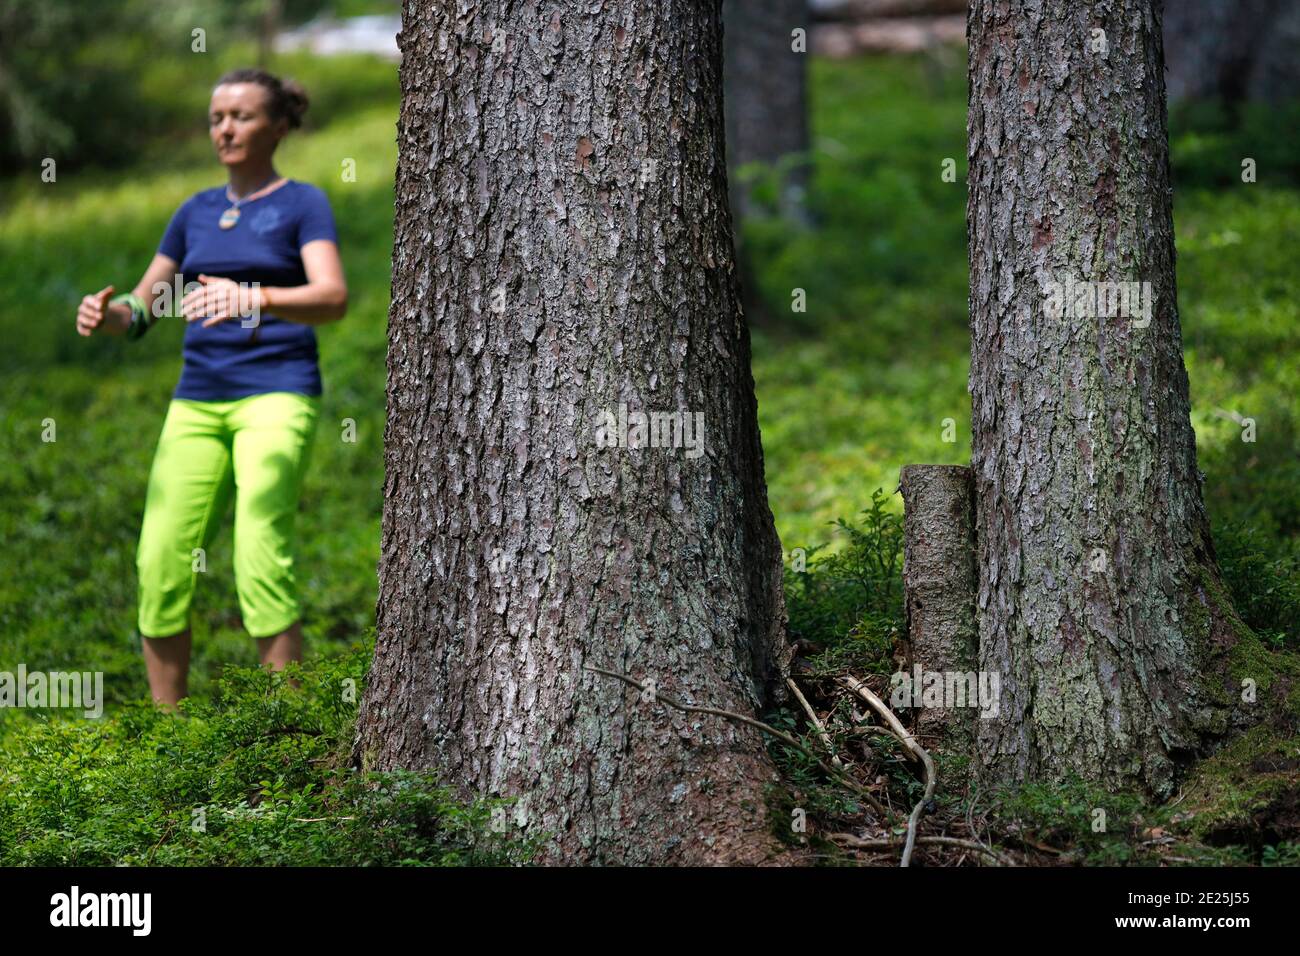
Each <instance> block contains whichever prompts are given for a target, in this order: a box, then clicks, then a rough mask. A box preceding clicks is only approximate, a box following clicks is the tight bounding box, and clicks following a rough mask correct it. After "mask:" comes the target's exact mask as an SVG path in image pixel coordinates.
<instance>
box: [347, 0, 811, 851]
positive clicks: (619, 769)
mask: <svg viewBox="0 0 1300 956" xmlns="http://www.w3.org/2000/svg"><path fill="white" fill-rule="evenodd" d="M720 26H721V24H720V17H719V10H718V6H717V4H716V2H715V3H708V2H705V3H699V2H692V0H669V2H660V3H654V4H644V3H639V2H636V0H617V2H606V3H604V4H603V5H602V6H601V8H600V10H599V11H598V12H597V11H593V10H588V9H587V8H586V7H582V8H579V7H577V6H567V5H556V4H541V3H528V2H507V0H485V2H480V3H477V4H472V5H467V4H451V3H443V2H434V0H408V2H407V4H406V7H405V11H404V16H403V29H402V33H401V35H400V41H401V46H402V51H403V61H402V67H401V84H402V109H401V116H400V120H399V127H398V142H399V163H398V175H397V186H396V192H397V217H396V226H395V243H394V257H393V301H392V309H391V312H390V314H389V353H388V426H387V431H386V434H385V464H386V478H385V484H384V520H383V542H382V557H381V561H380V567H379V578H380V592H379V601H378V607H377V631H378V638H377V644H376V648H375V659H374V663H373V666H372V669H371V673H370V677H369V682H368V685H367V689H366V694H365V697H364V700H363V707H362V713H361V716H360V719H359V723H358V728H357V743H356V751H355V757H356V759H357V760H358V762H360V763H361V764H362V765H363V766H365V767H367V768H373V769H379V770H385V769H393V768H411V769H419V770H433V771H437V772H438V773H439V774H440V775H442V776H443V777H444V779H446V780H447V781H448V782H449V783H451V784H454V785H455V786H456V787H457V788H458V789H459V791H460V792H461V793H463V794H464V795H466V796H468V795H472V794H481V795H507V796H515V797H518V798H520V801H519V804H518V805H517V808H516V811H515V812H514V813H513V815H512V819H513V820H516V821H520V822H522V825H523V826H525V827H526V829H527V831H528V832H529V833H532V834H543V833H549V834H552V836H550V838H549V839H548V840H547V842H546V844H545V847H546V854H547V856H546V859H548V860H551V861H565V862H611V863H668V862H674V863H695V862H741V863H750V862H760V861H762V860H764V859H765V858H767V857H768V855H769V854H770V853H771V851H772V847H773V845H774V839H773V837H772V835H771V829H770V828H771V825H772V824H771V822H770V821H769V820H768V814H767V809H766V805H765V787H766V786H767V785H768V784H769V783H770V782H771V781H772V780H773V779H774V769H773V766H772V764H771V763H770V761H769V759H768V756H767V752H766V749H765V744H764V741H763V740H762V739H761V736H760V735H759V734H758V733H757V732H755V731H753V730H752V729H750V728H748V727H745V726H739V725H736V724H733V723H730V722H727V721H725V720H722V719H719V718H715V717H700V716H698V715H690V716H688V715H685V714H683V713H681V712H680V711H676V710H669V709H667V708H665V707H663V706H662V705H660V704H656V703H654V702H652V701H645V700H642V699H641V695H639V694H638V693H637V692H636V691H634V690H632V689H630V688H629V687H627V686H626V685H624V684H623V683H621V682H619V681H617V680H613V679H610V678H608V677H604V676H600V675H597V674H594V673H592V672H590V671H587V670H585V669H584V668H585V667H586V666H588V665H591V666H596V667H604V668H608V669H611V670H615V671H620V672H625V673H630V674H632V675H633V676H635V677H637V678H638V679H642V680H650V681H654V682H655V684H656V686H657V688H658V689H659V690H662V691H663V692H664V693H666V694H670V695H672V696H675V697H679V698H684V699H685V700H687V701H688V702H693V703H698V704H708V705H711V706H715V707H720V708H724V709H727V710H732V711H738V712H742V713H751V714H752V713H754V712H756V711H758V710H759V709H760V708H761V707H762V706H763V705H764V704H765V703H766V702H767V700H768V699H769V695H776V694H777V691H776V690H775V688H779V687H780V686H781V684H782V680H783V675H784V669H785V666H786V659H785V640H784V622H785V614H784V604H783V598H782V591H781V573H782V572H781V553H780V544H779V542H778V540H777V538H776V534H775V529H774V527H773V522H772V515H771V512H770V510H769V508H768V503H767V493H766V489H765V486H764V482H763V455H762V448H761V445H760V441H759V433H758V423H757V407H756V403H755V399H754V385H753V378H752V375H751V373H750V351H749V337H748V332H747V330H746V328H745V325H744V322H743V320H742V319H741V317H740V314H739V310H738V307H737V294H736V288H735V276H734V269H733V261H732V241H731V223H730V219H729V217H728V214H727V204H726V176H725V168H724V163H723V137H722V111H721V96H722V87H721V75H720V74H721V68H720V62H721V59H720V54H721V50H720V44H721V34H720ZM607 412H608V413H610V414H611V415H612V417H613V423H612V424H610V423H609V422H608V420H607V418H606V413H607ZM642 412H659V413H674V414H680V416H681V419H680V421H682V422H683V423H684V427H683V428H682V430H681V431H680V432H672V431H671V430H670V428H668V427H667V425H666V423H665V421H664V420H662V419H660V420H657V421H655V423H654V424H655V425H656V426H660V427H656V428H655V432H657V433H658V440H657V441H656V440H655V436H654V435H652V434H646V433H644V431H643V430H641V429H638V428H637V427H636V425H637V422H636V419H635V416H636V415H637V414H638V413H642ZM624 427H626V428H627V432H626V438H625V437H624V434H625V433H624ZM638 439H639V440H640V441H639V447H628V446H629V445H634V444H638ZM610 441H614V442H617V443H618V447H610V446H609V442H610ZM665 443H667V444H674V443H676V444H679V445H681V446H683V447H677V448H674V447H662V446H663V445H664V444H665ZM656 445H657V446H659V447H656ZM787 825H788V824H787Z"/></svg>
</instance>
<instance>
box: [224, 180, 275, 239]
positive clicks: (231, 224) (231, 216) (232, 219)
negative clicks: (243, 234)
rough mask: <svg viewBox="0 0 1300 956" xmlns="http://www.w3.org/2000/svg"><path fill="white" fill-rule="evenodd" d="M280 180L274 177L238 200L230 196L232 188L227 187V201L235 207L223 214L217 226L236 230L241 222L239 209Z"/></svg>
mask: <svg viewBox="0 0 1300 956" xmlns="http://www.w3.org/2000/svg"><path fill="white" fill-rule="evenodd" d="M279 178H280V177H279V176H272V177H271V178H270V179H268V180H267V181H266V182H264V183H262V185H260V186H258V187H257V189H254V190H253V191H252V192H249V193H245V194H244V195H242V196H240V197H239V198H238V199H236V198H235V197H234V196H232V195H230V186H229V185H227V186H226V199H227V200H229V201H230V202H232V203H234V205H233V206H231V207H230V208H229V209H227V210H226V211H225V212H223V213H222V214H221V219H220V220H219V221H218V223H217V225H219V226H220V227H221V228H222V229H234V228H235V224H236V223H237V222H239V207H240V206H242V205H243V204H244V203H246V202H248V200H250V199H252V198H253V197H254V196H256V195H257V194H258V192H259V191H261V190H263V189H265V188H266V187H267V186H269V185H271V183H273V182H275V181H276V180H277V179H279Z"/></svg>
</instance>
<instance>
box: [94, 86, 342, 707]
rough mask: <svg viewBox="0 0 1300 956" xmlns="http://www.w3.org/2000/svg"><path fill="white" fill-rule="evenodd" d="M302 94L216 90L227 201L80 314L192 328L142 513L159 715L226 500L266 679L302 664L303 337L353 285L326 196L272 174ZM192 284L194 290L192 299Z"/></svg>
mask: <svg viewBox="0 0 1300 956" xmlns="http://www.w3.org/2000/svg"><path fill="white" fill-rule="evenodd" d="M306 109H307V96H306V94H305V92H304V91H303V90H302V88H301V87H299V86H297V85H296V84H294V83H292V82H284V83H282V82H281V81H280V80H278V79H276V78H275V77H274V76H271V75H270V74H269V73H266V72H263V71H261V70H248V69H245V70H235V71H233V72H230V73H227V74H226V75H225V76H223V77H222V78H221V79H220V80H219V81H218V82H217V85H216V87H215V88H214V89H213V91H212V100H211V103H210V106H209V109H208V130H209V135H210V136H211V138H212V145H213V146H214V147H215V149H216V152H217V158H218V159H220V161H221V162H222V163H223V164H224V165H225V167H226V171H227V173H228V177H229V183H228V185H226V186H224V187H216V188H213V189H206V190H203V191H201V192H199V193H196V194H195V195H193V196H191V197H190V198H189V199H188V200H186V201H185V202H184V203H183V204H182V205H181V207H180V208H179V209H178V210H177V211H176V213H175V214H174V215H173V216H172V219H171V222H170V223H169V224H168V226H167V231H166V232H165V233H164V234H163V238H162V242H161V244H160V245H159V247H158V253H157V254H156V255H155V256H154V258H153V262H152V263H150V265H149V268H148V269H147V270H146V271H145V273H144V276H143V277H142V278H141V279H140V281H139V282H138V283H137V284H136V287H135V290H134V291H133V292H132V293H130V294H128V295H120V296H116V297H114V298H110V296H112V294H113V287H112V286H108V287H107V288H104V289H102V290H100V291H99V292H97V293H94V294H92V295H88V296H86V297H85V298H84V299H82V300H81V305H80V307H79V308H78V310H77V331H78V332H79V333H80V334H81V335H92V334H94V333H95V332H96V331H102V332H105V333H108V334H110V335H123V334H125V335H127V336H128V337H129V338H132V339H134V338H138V337H139V336H140V335H143V334H144V332H145V331H147V330H148V328H149V327H150V325H151V324H153V322H155V321H156V320H157V317H158V316H160V315H164V314H167V313H169V312H171V311H174V310H173V309H171V308H170V306H169V303H170V300H171V296H170V292H171V289H173V288H181V287H182V286H184V288H185V290H186V291H185V293H184V295H183V297H182V299H181V302H180V307H179V310H175V311H178V312H179V314H180V315H181V316H183V317H184V319H185V321H186V323H187V325H186V329H185V342H184V348H183V358H184V361H183V367H182V370H181V375H180V381H179V383H178V384H177V386H176V390H175V392H174V393H173V396H172V400H171V403H170V405H169V406H168V410H167V415H166V419H165V420H164V422H163V427H162V433H161V435H160V437H159V439H158V448H157V452H156V453H155V456H154V461H153V467H152V469H151V471H150V475H149V486H148V492H147V496H146V500H145V509H144V520H143V523H142V525H141V529H140V545H139V550H138V552H137V555H136V568H137V571H138V572H139V628H140V634H141V635H142V637H143V639H144V640H143V643H144V658H145V667H146V670H147V671H148V675H149V687H150V690H151V691H152V693H153V697H154V699H155V700H157V701H158V702H160V703H161V704H162V705H164V706H165V707H168V708H174V707H175V705H176V702H177V701H179V700H180V699H181V698H182V697H184V696H185V695H186V693H187V677H188V673H189V662H190V627H189V610H190V601H191V598H192V597H193V594H194V585H195V581H196V577H195V575H196V573H197V572H198V571H202V570H206V568H205V566H204V563H203V562H204V550H200V549H206V548H207V546H208V545H209V543H210V542H211V540H212V538H213V536H214V534H215V532H216V530H217V527H218V526H219V525H220V522H221V520H222V517H223V516H224V512H225V509H226V506H227V505H228V504H229V498H230V495H231V493H232V491H233V492H234V495H235V581H236V590H237V591H238V594H239V605H240V610H241V611H242V613H243V621H244V627H245V628H246V629H247V630H248V632H249V634H250V635H252V636H253V637H254V638H256V639H257V643H258V654H259V657H260V658H261V661H262V663H263V664H269V665H271V666H272V667H273V668H275V669H276V670H279V669H282V668H283V667H284V666H285V665H286V664H288V663H289V662H290V661H298V660H301V659H302V627H301V621H300V619H299V617H300V606H299V602H298V595H297V590H296V585H295V578H294V570H293V549H292V535H293V524H294V515H295V513H296V511H297V508H298V492H299V487H300V483H301V479H302V474H303V470H304V468H305V467H306V464H307V460H308V455H309V450H310V447H311V442H312V439H313V436H314V434H315V428H316V419H317V414H318V411H319V404H320V394H321V380H320V370H319V368H318V366H317V353H316V334H315V332H314V331H313V329H312V326H314V325H322V324H324V323H326V322H332V321H334V320H336V319H341V318H342V317H343V315H344V313H345V312H346V311H347V285H346V283H345V282H344V278H343V266H342V263H341V262H340V260H339V251H338V236H337V233H336V231H335V227H334V217H333V213H332V212H331V210H330V206H329V201H328V200H327V199H326V198H325V194H324V193H323V192H322V191H321V190H320V189H318V188H317V187H315V186H312V185H309V184H307V183H302V182H297V181H295V180H292V179H287V178H284V177H282V176H280V175H279V173H277V172H276V170H275V167H274V165H273V163H272V161H271V160H272V156H273V154H274V153H275V148H276V146H277V145H279V142H280V140H281V139H283V138H284V136H285V135H286V134H287V133H288V132H289V130H291V129H294V128H296V127H298V126H300V125H301V124H302V115H303V113H304V112H305V111H306ZM196 280H197V281H196Z"/></svg>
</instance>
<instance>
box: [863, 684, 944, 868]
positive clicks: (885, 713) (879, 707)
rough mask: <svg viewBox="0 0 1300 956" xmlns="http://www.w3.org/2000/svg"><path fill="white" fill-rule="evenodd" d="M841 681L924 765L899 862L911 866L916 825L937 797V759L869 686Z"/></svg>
mask: <svg viewBox="0 0 1300 956" xmlns="http://www.w3.org/2000/svg"><path fill="white" fill-rule="evenodd" d="M840 683H842V684H843V685H844V686H845V687H847V688H848V689H849V690H851V691H853V693H855V694H857V695H858V696H859V697H861V698H862V699H863V700H865V701H866V702H867V703H868V704H870V705H871V709H872V710H874V711H875V712H876V713H877V714H879V715H880V717H881V718H882V719H883V720H884V721H885V723H886V724H888V725H889V729H890V730H892V731H893V733H894V736H896V737H897V738H898V739H899V740H901V741H902V742H903V746H904V747H906V748H907V749H908V750H910V751H912V753H914V754H916V756H917V757H919V758H920V760H921V763H922V765H924V767H925V793H924V795H923V796H922V797H921V799H920V800H918V801H917V802H916V806H915V807H913V808H912V815H911V816H910V817H908V819H907V842H906V843H905V844H904V845H903V858H902V860H901V861H900V862H899V866H908V865H910V864H911V862H912V850H913V848H914V847H915V846H916V828H917V826H919V825H920V822H921V811H922V810H923V809H925V805H926V804H927V803H929V802H930V799H931V798H932V797H933V796H934V786H935V783H936V782H937V775H936V773H935V769H934V761H933V760H931V759H930V755H929V754H928V753H927V752H926V750H925V748H924V747H922V746H921V745H920V744H918V743H917V742H916V738H915V737H913V736H912V735H911V734H909V733H908V732H907V730H906V729H904V727H903V724H902V722H901V721H899V719H898V718H897V717H895V716H894V712H893V711H892V710H890V709H889V708H888V707H886V706H885V702H884V701H883V700H881V699H880V698H879V697H877V696H876V695H875V694H874V693H873V692H872V690H871V688H870V687H868V686H867V685H866V684H864V683H862V681H860V680H858V679H857V678H856V677H854V676H853V675H852V674H849V675H847V676H845V677H842V678H840Z"/></svg>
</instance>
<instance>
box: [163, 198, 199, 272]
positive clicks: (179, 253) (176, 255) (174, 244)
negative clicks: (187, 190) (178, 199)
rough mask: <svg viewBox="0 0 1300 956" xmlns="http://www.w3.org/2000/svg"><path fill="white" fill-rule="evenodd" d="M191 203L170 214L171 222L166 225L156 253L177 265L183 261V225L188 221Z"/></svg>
mask: <svg viewBox="0 0 1300 956" xmlns="http://www.w3.org/2000/svg"><path fill="white" fill-rule="evenodd" d="M190 206H191V201H190V200H189V199H187V200H185V202H183V203H181V207H180V208H179V209H177V210H176V212H174V213H173V214H172V221H171V222H169V223H167V230H166V231H165V232H164V233H163V237H162V242H160V243H158V251H159V252H161V253H162V254H163V255H164V256H167V258H169V259H173V260H175V262H176V263H177V265H179V264H180V263H182V262H184V261H185V224H186V222H187V221H188V219H189V214H190Z"/></svg>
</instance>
